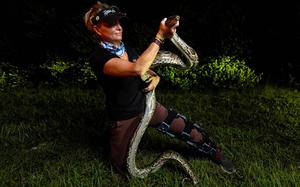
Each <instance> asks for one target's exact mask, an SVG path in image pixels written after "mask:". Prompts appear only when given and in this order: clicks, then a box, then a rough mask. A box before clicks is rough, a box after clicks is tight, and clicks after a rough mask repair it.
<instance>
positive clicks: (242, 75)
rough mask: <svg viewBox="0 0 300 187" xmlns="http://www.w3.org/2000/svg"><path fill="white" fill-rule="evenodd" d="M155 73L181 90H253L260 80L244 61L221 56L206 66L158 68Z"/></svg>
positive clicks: (260, 76) (212, 59)
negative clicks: (181, 68)
mask: <svg viewBox="0 0 300 187" xmlns="http://www.w3.org/2000/svg"><path fill="white" fill-rule="evenodd" d="M157 72H158V73H159V74H160V75H161V76H162V80H164V81H165V82H167V83H168V84H170V85H172V86H173V87H177V88H181V89H203V88H230V89H244V88H253V87H254V86H256V85H257V84H258V83H259V81H260V80H261V79H262V74H260V75H256V74H255V72H254V70H252V69H251V68H250V67H248V66H247V65H246V62H245V61H244V60H238V59H237V58H235V57H230V56H221V57H218V58H210V59H209V62H208V63H207V64H204V65H202V66H200V65H198V66H196V67H194V68H192V69H187V70H180V69H176V68H175V67H170V66H169V67H160V68H158V69H157Z"/></svg>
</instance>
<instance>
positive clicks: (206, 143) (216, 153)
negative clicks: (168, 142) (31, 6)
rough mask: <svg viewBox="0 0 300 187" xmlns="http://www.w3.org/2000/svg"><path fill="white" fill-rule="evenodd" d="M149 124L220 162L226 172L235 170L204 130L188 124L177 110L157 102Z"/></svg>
mask: <svg viewBox="0 0 300 187" xmlns="http://www.w3.org/2000/svg"><path fill="white" fill-rule="evenodd" d="M150 126H152V127H154V128H156V129H157V130H159V131H160V132H163V133H164V134H167V135H169V136H172V137H177V138H179V139H181V140H183V141H185V142H186V143H187V144H189V145H191V146H192V147H194V148H195V149H196V150H198V151H199V152H200V153H201V154H204V155H205V156H207V157H208V158H210V159H211V160H212V161H214V162H215V163H217V164H220V165H221V166H222V169H224V171H226V172H228V173H232V172H235V168H234V165H233V164H232V162H231V161H230V160H228V159H227V158H226V157H225V156H224V153H223V152H222V150H221V149H220V148H219V147H218V146H217V145H216V143H215V142H213V141H212V140H211V139H210V137H209V136H208V134H207V133H206V132H205V130H204V129H203V128H202V127H201V126H199V125H197V124H190V123H189V122H188V121H187V120H186V118H185V117H184V116H182V115H180V114H178V113H177V112H175V111H171V110H167V109H166V108H165V107H164V106H162V105H161V104H159V103H157V107H156V110H155V112H154V114H153V117H152V119H151V121H150Z"/></svg>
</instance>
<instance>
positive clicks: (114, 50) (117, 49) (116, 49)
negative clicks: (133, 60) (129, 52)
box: [100, 42, 125, 56]
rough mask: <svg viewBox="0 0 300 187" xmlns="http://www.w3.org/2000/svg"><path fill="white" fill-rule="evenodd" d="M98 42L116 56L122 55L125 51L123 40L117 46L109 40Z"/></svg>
mask: <svg viewBox="0 0 300 187" xmlns="http://www.w3.org/2000/svg"><path fill="white" fill-rule="evenodd" d="M100 44H101V46H102V47H103V48H104V49H107V50H108V51H109V52H111V53H113V54H115V55H117V56H122V55H123V54H124V52H125V45H124V43H123V42H121V44H120V46H119V47H115V46H114V45H113V44H112V43H109V42H101V43H100Z"/></svg>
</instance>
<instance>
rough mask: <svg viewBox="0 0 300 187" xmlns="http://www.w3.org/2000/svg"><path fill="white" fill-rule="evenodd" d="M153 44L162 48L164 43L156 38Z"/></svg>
mask: <svg viewBox="0 0 300 187" xmlns="http://www.w3.org/2000/svg"><path fill="white" fill-rule="evenodd" d="M152 42H154V43H155V44H156V45H158V47H160V46H161V45H162V44H163V42H162V41H161V40H159V39H157V38H154V39H153V41H152Z"/></svg>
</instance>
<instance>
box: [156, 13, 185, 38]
mask: <svg viewBox="0 0 300 187" xmlns="http://www.w3.org/2000/svg"><path fill="white" fill-rule="evenodd" d="M166 21H167V18H164V19H163V20H162V21H161V22H160V25H159V30H158V33H157V35H156V37H158V38H159V39H161V40H164V39H166V38H172V37H173V35H174V33H176V28H177V27H178V26H179V20H177V21H176V23H175V24H174V25H173V26H171V27H169V26H168V25H167V24H166Z"/></svg>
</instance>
